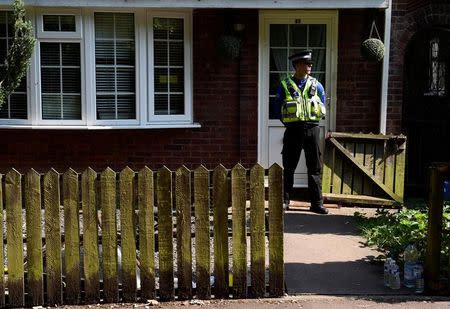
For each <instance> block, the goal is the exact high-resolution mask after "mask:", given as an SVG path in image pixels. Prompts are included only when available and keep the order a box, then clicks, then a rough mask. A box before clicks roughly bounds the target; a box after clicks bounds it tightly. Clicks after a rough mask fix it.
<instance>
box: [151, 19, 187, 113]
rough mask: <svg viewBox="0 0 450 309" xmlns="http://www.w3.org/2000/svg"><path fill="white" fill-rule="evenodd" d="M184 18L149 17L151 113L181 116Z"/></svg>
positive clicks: (182, 102)
mask: <svg viewBox="0 0 450 309" xmlns="http://www.w3.org/2000/svg"><path fill="white" fill-rule="evenodd" d="M183 22H184V20H183V19H182V18H160V17H155V18H154V19H153V37H154V39H153V40H154V41H153V46H154V59H153V61H154V87H155V94H154V102H155V103H154V104H155V105H154V111H155V115H184V113H185V108H184V86H185V81H184V73H185V66H184V26H183Z"/></svg>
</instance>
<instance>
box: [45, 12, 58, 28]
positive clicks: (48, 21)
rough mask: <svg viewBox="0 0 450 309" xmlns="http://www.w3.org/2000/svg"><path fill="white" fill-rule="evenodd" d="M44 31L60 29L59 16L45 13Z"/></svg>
mask: <svg viewBox="0 0 450 309" xmlns="http://www.w3.org/2000/svg"><path fill="white" fill-rule="evenodd" d="M43 19H44V31H59V16H58V15H44V17H43Z"/></svg>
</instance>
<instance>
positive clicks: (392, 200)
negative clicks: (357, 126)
mask: <svg viewBox="0 0 450 309" xmlns="http://www.w3.org/2000/svg"><path fill="white" fill-rule="evenodd" d="M405 155H406V137H405V136H403V135H399V136H394V135H381V134H379V135H375V134H350V133H337V132H331V133H329V134H328V138H327V140H326V144H325V156H324V167H323V176H322V178H323V180H322V191H323V194H324V197H325V198H326V199H327V200H331V201H338V202H346V203H352V204H361V203H363V204H377V205H393V204H401V203H403V192H404V189H403V187H404V176H405Z"/></svg>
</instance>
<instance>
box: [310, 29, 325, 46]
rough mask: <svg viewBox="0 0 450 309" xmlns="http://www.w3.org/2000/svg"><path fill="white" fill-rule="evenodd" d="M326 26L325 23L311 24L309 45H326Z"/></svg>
mask: <svg viewBox="0 0 450 309" xmlns="http://www.w3.org/2000/svg"><path fill="white" fill-rule="evenodd" d="M325 44H326V27H325V25H309V46H310V47H325Z"/></svg>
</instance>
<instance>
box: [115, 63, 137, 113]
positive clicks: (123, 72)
mask: <svg viewBox="0 0 450 309" xmlns="http://www.w3.org/2000/svg"><path fill="white" fill-rule="evenodd" d="M134 89H135V85H134V69H128V68H125V69H123V68H119V69H117V91H118V92H134ZM133 105H134V104H133Z"/></svg>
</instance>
